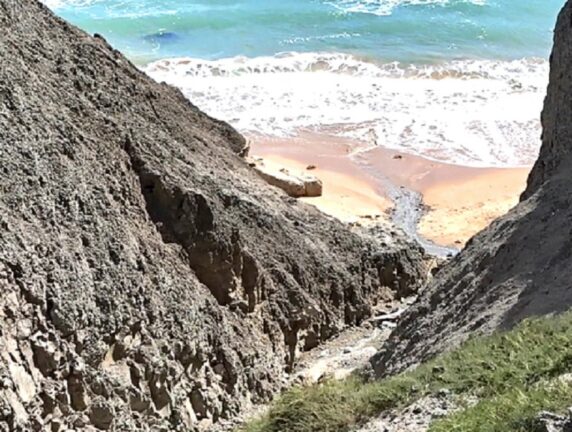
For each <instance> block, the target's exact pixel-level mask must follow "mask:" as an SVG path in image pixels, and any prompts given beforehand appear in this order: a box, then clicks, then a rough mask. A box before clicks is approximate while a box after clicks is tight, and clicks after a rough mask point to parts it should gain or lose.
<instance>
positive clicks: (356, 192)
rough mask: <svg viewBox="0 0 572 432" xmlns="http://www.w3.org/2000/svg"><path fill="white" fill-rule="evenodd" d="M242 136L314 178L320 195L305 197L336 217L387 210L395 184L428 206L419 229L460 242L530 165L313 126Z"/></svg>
mask: <svg viewBox="0 0 572 432" xmlns="http://www.w3.org/2000/svg"><path fill="white" fill-rule="evenodd" d="M249 138H250V140H251V154H252V155H253V156H257V157H262V158H263V159H264V160H265V161H267V162H266V163H270V164H273V165H274V166H275V167H276V168H277V169H279V168H280V167H284V168H287V169H289V170H290V171H292V172H302V171H305V172H308V173H311V174H313V175H315V176H317V177H318V178H320V179H321V180H322V182H323V184H324V195H323V196H322V197H320V198H306V199H304V201H306V202H308V203H310V204H314V205H316V206H317V207H318V208H319V209H321V210H322V211H324V212H325V213H327V214H330V215H332V216H334V217H337V218H339V219H341V220H343V221H347V222H356V221H362V222H363V223H367V222H369V221H372V220H380V219H381V218H389V211H390V210H391V208H392V207H393V206H394V205H395V202H393V200H395V196H396V193H397V194H398V193H399V190H400V189H401V188H406V189H408V190H412V191H415V192H418V193H419V194H421V195H422V198H423V204H424V205H425V206H426V208H427V211H426V212H425V214H424V215H423V217H422V218H421V220H420V222H419V224H418V227H417V229H418V232H419V233H420V234H421V235H422V236H423V237H425V238H427V239H429V240H431V241H433V242H435V243H436V244H438V245H442V246H452V247H461V246H462V245H463V244H465V243H466V242H467V240H469V239H470V238H471V237H472V236H473V235H474V234H476V233H477V232H479V231H480V230H482V229H483V228H485V227H486V226H487V225H489V224H490V222H492V221H493V220H494V219H495V218H497V217H499V216H501V215H503V214H505V213H506V212H507V211H508V210H510V209H511V208H512V207H513V206H514V205H516V204H517V202H518V197H519V195H520V193H521V191H522V190H524V187H525V184H526V178H527V176H528V172H529V170H530V168H506V169H505V168H472V167H464V166H459V165H449V164H445V163H440V162H435V161H432V160H428V159H425V158H422V157H418V156H413V155H409V154H403V153H399V152H396V151H392V150H390V149H386V148H383V147H379V146H376V147H368V146H366V145H365V144H363V143H359V142H356V141H354V140H351V139H345V138H338V137H332V136H329V135H322V134H316V133H304V134H300V135H299V136H297V137H292V138H269V137H263V136H251V137H249ZM308 166H315V167H316V168H315V169H312V170H307V167H308ZM396 191H397V192H396ZM413 210H414V209H413ZM413 210H412V211H413Z"/></svg>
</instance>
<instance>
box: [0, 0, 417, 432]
mask: <svg viewBox="0 0 572 432" xmlns="http://www.w3.org/2000/svg"><path fill="white" fill-rule="evenodd" d="M244 149H245V141H244V139H243V138H242V137H241V136H240V135H239V134H238V133H236V132H235V131H234V130H233V129H232V128H231V127H229V126H228V125H226V124H224V123H221V122H219V121H216V120H214V119H212V118H209V117H208V116H206V115H205V114H203V113H201V112H200V111H199V110H198V109H197V108H195V107H194V106H193V105H192V104H191V103H190V102H189V101H187V100H186V99H185V98H184V97H183V95H182V94H181V93H180V92H179V91H177V90H175V89H174V88H171V87H169V86H167V85H162V84H157V83H155V82H153V81H152V80H150V79H149V78H148V77H147V76H145V75H144V74H143V73H142V72H141V71H139V70H138V69H137V68H135V67H134V66H133V65H131V64H130V63H129V62H128V61H127V60H126V59H125V58H124V57H123V56H122V55H121V54H120V53H118V52H117V51H114V50H113V49H112V48H111V47H109V46H108V44H107V43H106V42H105V41H104V40H103V39H102V38H101V37H95V38H92V37H90V36H88V35H86V34H84V33H83V32H80V31H79V30H77V29H75V28H74V27H72V26H70V25H68V24H66V23H65V22H63V21H61V20H59V19H57V18H56V17H55V16H53V14H52V13H51V12H50V11H49V10H48V9H47V8H46V7H44V6H42V5H41V4H40V3H39V2H36V1H34V0H17V1H16V0H0V290H1V293H2V295H1V296H0V328H1V333H0V356H1V358H2V361H1V362H0V377H1V379H0V430H52V431H59V430H68V429H73V430H94V428H96V429H100V430H129V431H132V430H154V431H157V430H185V431H186V430H191V431H192V430H197V429H199V428H203V429H204V428H209V427H210V424H211V423H212V422H216V421H217V420H219V419H221V418H225V417H231V416H233V415H234V414H236V413H237V412H238V411H239V410H240V409H241V408H242V407H244V406H245V405H247V404H248V403H251V402H259V401H263V400H266V399H268V398H269V397H270V396H271V395H272V394H273V393H274V392H275V391H276V390H278V389H279V388H280V386H281V381H280V379H281V376H282V373H283V371H284V370H285V369H287V368H288V367H289V366H291V365H292V363H293V362H294V361H295V358H296V354H297V352H298V351H300V350H307V349H310V348H313V347H315V346H316V345H318V344H319V343H320V342H321V341H323V340H325V339H327V338H329V337H331V336H332V335H334V334H336V333H337V332H339V331H340V330H341V329H342V328H343V327H344V326H347V325H353V324H358V323H360V322H361V321H362V320H364V319H365V318H366V317H368V316H369V315H370V310H371V304H372V303H373V302H375V301H376V300H382V299H383V298H388V297H393V296H396V295H397V296H399V295H401V294H404V293H407V292H410V291H412V290H415V289H416V288H417V287H418V286H419V284H421V283H422V281H423V277H424V272H423V270H424V269H423V264H422V260H421V258H422V253H421V251H420V250H419V248H418V247H416V246H413V245H411V244H410V243H409V242H407V241H405V240H404V239H403V238H402V237H400V236H399V235H389V234H388V233H382V234H380V236H381V237H383V238H380V239H377V240H376V239H373V238H371V237H365V236H362V235H359V234H355V233H351V232H350V231H349V230H348V229H347V228H346V227H345V226H343V225H341V224H340V223H337V222H335V221H333V220H331V219H329V218H326V217H324V216H323V215H322V214H321V213H319V212H318V211H317V210H315V209H313V208H311V207H307V206H305V205H303V204H300V203H298V202H296V201H295V200H293V199H291V198H290V197H288V196H287V195H285V194H284V193H282V192H280V191H277V190H275V189H274V188H271V187H269V186H268V185H267V184H266V183H265V182H264V181H263V180H262V179H260V178H259V177H258V175H257V174H256V173H255V172H254V171H253V170H252V169H251V168H250V167H249V166H248V164H247V163H246V162H245V161H244V160H243V159H242V158H241V157H239V154H241V153H243V152H244Z"/></svg>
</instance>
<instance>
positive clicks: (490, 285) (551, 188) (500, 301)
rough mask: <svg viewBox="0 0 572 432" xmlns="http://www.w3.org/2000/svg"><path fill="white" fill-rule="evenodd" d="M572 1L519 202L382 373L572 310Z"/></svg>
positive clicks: (391, 350) (398, 337) (424, 309)
mask: <svg viewBox="0 0 572 432" xmlns="http://www.w3.org/2000/svg"><path fill="white" fill-rule="evenodd" d="M571 119H572V2H571V1H568V2H567V3H566V5H565V6H564V9H563V10H562V12H561V13H560V16H559V18H558V22H557V25H556V31H555V35H554V50H553V53H552V56H551V71H550V84H549V86H548V95H547V97H546V101H545V106H544V110H543V113H542V124H543V129H544V132H543V136H542V149H541V151H540V157H539V159H538V161H537V163H536V165H535V166H534V168H533V170H532V172H531V174H530V178H529V181H528V187H527V189H526V191H525V192H524V194H523V196H522V201H521V203H520V204H519V205H518V206H517V207H516V208H515V209H514V210H512V211H511V212H510V213H509V214H508V215H506V216H504V217H502V218H500V219H498V220H497V221H496V222H494V223H493V224H492V225H491V226H490V227H489V228H487V229H486V230H484V231H483V232H481V233H480V234H478V235H477V236H476V237H474V238H473V239H472V240H471V241H470V242H469V244H468V245H467V247H466V249H465V250H464V251H463V252H462V253H461V254H460V255H459V256H457V257H456V258H455V259H454V260H453V261H452V263H451V264H450V265H448V266H447V267H445V268H444V269H443V270H442V271H441V272H440V273H439V274H438V276H437V278H436V281H435V282H434V283H433V284H432V285H431V286H430V287H429V288H428V289H427V290H426V291H425V293H424V294H423V295H422V296H421V299H420V301H419V302H418V304H417V305H416V306H415V307H413V308H412V309H411V310H409V311H408V313H407V314H406V316H405V318H404V319H403V321H402V323H401V324H400V325H399V327H398V328H397V330H396V331H395V332H394V334H393V336H392V338H391V340H390V342H389V343H388V345H387V348H386V349H385V350H384V352H382V353H381V354H380V355H379V356H378V357H376V358H375V359H374V365H375V367H376V370H377V372H378V373H379V374H385V373H388V372H394V371H397V370H401V369H403V368H405V367H408V366H411V365H415V364H418V363H419V362H421V361H423V360H425V359H427V358H428V357H431V356H433V355H435V354H436V353H439V352H441V351H444V350H447V349H450V348H452V347H455V346H456V345H458V344H459V343H460V342H461V341H463V340H465V339H466V338H467V337H468V336H469V335H471V334H473V333H475V332H491V331H493V330H495V329H497V328H508V327H511V326H513V325H514V324H515V323H517V322H519V321H521V320H522V319H523V318H526V317H530V316H534V315H544V314H548V313H553V312H562V311H565V310H568V309H569V308H570V307H571V306H572V187H571V182H572V168H571V167H572V121H571Z"/></svg>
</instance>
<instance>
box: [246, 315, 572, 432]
mask: <svg viewBox="0 0 572 432" xmlns="http://www.w3.org/2000/svg"><path fill="white" fill-rule="evenodd" d="M568 372H572V313H567V314H563V315H561V316H558V317H552V318H543V319H536V320H531V321H527V322H524V323H523V324H521V325H520V326H518V327H517V328H516V329H514V330H512V331H510V332H508V333H499V334H496V335H493V336H490V337H485V338H478V339H473V340H470V341H468V342H467V343H466V344H464V345H463V346H462V347H461V348H460V349H458V350H457V351H454V352H452V353H450V354H446V355H442V356H440V357H438V358H436V359H435V360H433V361H431V362H428V363H426V364H424V365H422V366H420V367H419V368H417V369H416V370H414V371H412V372H408V373H405V374H401V375H398V376H395V377H391V378H388V379H385V380H380V381H376V382H364V381H362V380H360V379H359V378H357V377H352V378H349V379H347V380H344V381H329V382H326V383H324V384H321V385H316V386H310V387H297V388H294V389H292V390H289V391H288V392H286V393H284V394H283V395H282V396H281V397H279V398H278V399H277V400H276V401H275V402H274V403H273V404H272V406H271V407H270V409H269V411H268V412H267V414H266V415H265V416H263V417H262V418H260V419H257V420H255V421H253V422H251V423H249V424H248V425H246V426H245V427H244V428H242V429H241V430H242V431H243V432H322V431H323V432H346V431H349V430H351V429H352V428H353V427H355V426H356V425H358V424H360V423H363V422H364V421H366V420H367V419H368V418H371V417H373V416H376V415H379V414H380V413H381V412H383V411H385V410H388V409H391V408H398V407H400V406H404V405H407V404H410V403H412V402H413V401H415V400H417V399H419V398H421V397H424V396H427V395H430V394H434V393H437V392H439V391H441V390H444V389H447V390H450V391H451V392H453V393H454V394H458V395H472V396H476V397H477V398H478V399H479V400H480V401H481V402H480V403H479V404H477V405H476V406H474V407H472V408H468V409H466V410H464V411H462V412H460V413H457V414H454V415H451V416H449V417H447V418H445V419H443V420H441V421H439V422H437V423H435V424H434V425H432V428H431V432H445V431H463V432H472V431H474V432H485V431H490V432H493V431H494V432H496V431H499V432H500V431H525V430H526V431H531V430H532V431H533V430H534V429H533V428H532V429H531V423H530V422H531V419H532V418H533V417H534V416H535V415H536V414H537V413H538V412H539V411H541V410H543V409H555V410H556V409H563V408H565V407H567V406H569V405H572V391H571V389H570V387H569V386H568V385H564V384H558V385H557V384H555V383H554V379H555V378H556V377H558V376H560V375H562V374H564V373H568Z"/></svg>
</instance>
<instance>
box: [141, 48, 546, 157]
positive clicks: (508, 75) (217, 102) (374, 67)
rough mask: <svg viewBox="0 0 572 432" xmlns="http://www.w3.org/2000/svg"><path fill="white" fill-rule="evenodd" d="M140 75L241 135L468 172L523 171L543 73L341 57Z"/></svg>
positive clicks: (487, 64)
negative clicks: (420, 160) (392, 153)
mask: <svg viewBox="0 0 572 432" xmlns="http://www.w3.org/2000/svg"><path fill="white" fill-rule="evenodd" d="M145 70H146V72H147V73H148V74H149V75H151V76H152V77H154V78H155V79H157V80H159V81H166V82H168V83H170V84H173V85H175V86H177V87H179V88H181V90H182V91H183V92H184V93H185V95H186V96H187V97H188V98H189V99H190V100H192V101H193V103H195V104H196V105H198V106H199V107H200V108H201V109H203V110H205V111H206V112H208V113H209V114H211V115H213V116H214V117H217V118H220V119H223V120H226V121H228V122H230V123H231V124H233V125H234V126H235V127H237V128H238V129H239V130H242V131H243V132H250V131H252V132H258V133H263V134H268V135H278V136H288V135H291V134H295V133H296V132H297V131H299V130H301V129H307V128H313V129H320V128H327V129H329V130H331V129H334V130H335V131H336V133H337V134H340V135H344V136H351V137H355V138H358V139H361V140H367V141H370V142H371V141H372V140H374V141H375V144H377V145H383V146H385V147H388V148H393V149H396V150H399V151H405V152H409V153H413V154H418V155H422V156H425V157H429V158H432V159H435V160H440V161H447V162H451V163H458V164H463V165H470V166H522V165H527V164H530V163H532V162H533V161H534V159H535V158H536V155H537V151H538V147H539V145H540V139H539V138H540V121H539V113H540V111H541V108H542V101H543V98H544V95H545V89H546V84H547V82H548V64H547V62H546V61H543V60H538V59H523V60H519V61H511V62H503V61H485V60H466V61H455V62H449V63H446V64H441V65H434V66H433V65H432V66H423V67H421V66H403V65H400V64H398V63H390V64H381V65H379V64H375V63H372V62H369V61H365V60H362V59H358V58H355V57H352V56H350V55H346V54H328V53H299V54H296V53H287V54H282V55H279V56H276V57H258V58H245V57H237V58H229V59H222V60H218V61H206V60H199V59H191V58H185V59H171V60H161V61H159V62H155V63H152V64H150V65H148V66H147V67H146V68H145Z"/></svg>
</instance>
